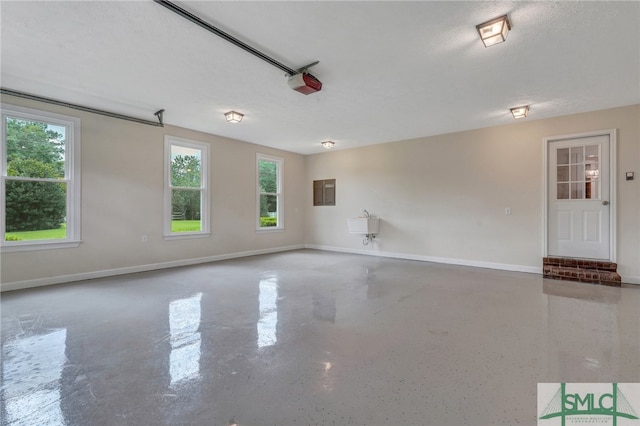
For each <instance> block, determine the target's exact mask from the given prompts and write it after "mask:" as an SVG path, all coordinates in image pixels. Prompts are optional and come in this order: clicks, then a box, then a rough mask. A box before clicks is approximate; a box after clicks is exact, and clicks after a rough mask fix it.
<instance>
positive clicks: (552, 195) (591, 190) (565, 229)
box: [547, 134, 613, 260]
mask: <svg viewBox="0 0 640 426" xmlns="http://www.w3.org/2000/svg"><path fill="white" fill-rule="evenodd" d="M548 143H549V145H548V149H547V153H548V157H549V158H548V160H547V161H548V163H547V164H548V174H549V175H548V179H547V182H548V183H549V187H548V188H547V194H548V200H547V207H548V228H547V230H548V231H547V232H548V238H547V241H548V255H549V256H561V257H573V258H584V259H603V260H613V259H611V254H610V253H611V251H610V247H611V238H610V232H611V229H610V228H611V224H610V219H611V217H610V214H611V211H610V210H611V204H610V199H609V184H610V181H609V179H610V176H609V172H610V170H609V149H610V143H611V142H610V135H609V134H606V135H598V136H588V137H576V138H572V139H561V140H551V141H549V142H548Z"/></svg>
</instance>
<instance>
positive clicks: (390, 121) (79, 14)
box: [0, 1, 640, 154]
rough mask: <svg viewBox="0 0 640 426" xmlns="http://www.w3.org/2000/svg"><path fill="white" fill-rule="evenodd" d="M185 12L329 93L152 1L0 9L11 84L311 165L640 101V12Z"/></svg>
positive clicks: (352, 7)
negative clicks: (268, 149) (518, 114)
mask: <svg viewBox="0 0 640 426" xmlns="http://www.w3.org/2000/svg"><path fill="white" fill-rule="evenodd" d="M175 3H176V4H178V5H180V6H181V7H183V8H185V9H187V10H189V11H190V12H192V13H194V14H195V15H197V16H199V17H201V18H203V19H204V20H206V21H208V22H210V23H211V24H213V25H215V26H217V27H219V28H221V29H223V30H225V31H227V32H228V33H230V34H232V35H234V36H235V37H237V38H239V39H241V40H243V41H244V42H246V43H248V44H249V45H251V46H253V47H255V48H257V49H259V50H261V51H263V52H264V53H266V54H268V55H270V56H272V57H273V58H274V59H276V60H278V61H280V62H282V63H284V64H285V65H287V66H289V67H291V68H298V67H300V66H303V65H306V64H308V63H310V62H313V61H315V60H318V61H320V63H319V65H317V66H316V67H314V68H313V70H312V72H313V74H314V75H315V76H316V77H317V78H318V79H319V80H321V81H322V83H323V88H322V91H321V92H318V93H315V94H311V95H308V96H304V95H302V94H299V93H297V92H294V91H293V90H291V89H289V88H288V86H287V81H286V78H285V76H284V72H282V71H280V70H278V69H277V68H274V67H273V66H271V65H269V64H267V63H266V62H263V61H261V60H260V59H258V58H256V57H255V56H252V55H250V54H249V53H247V52H245V51H243V50H241V49H239V48H237V47H236V46H234V45H232V44H230V43H228V42H226V41H224V40H222V39H221V38H219V37H217V36H215V35H213V34H211V33H209V32H207V31H205V30H203V29H202V28H200V27H198V26H196V25H195V24H193V23H191V22H189V21H187V20H186V19H184V18H182V17H179V16H178V15H175V14H174V13H172V12H170V11H169V10H167V9H166V8H164V7H162V6H160V5H158V4H155V3H153V2H151V1H128V2H120V1H118V2H111V1H108V2H101V1H83V2H42V1H38V2H28V1H20V2H12V1H2V2H0V7H1V10H0V11H1V15H2V16H1V19H2V21H1V24H2V29H1V31H2V33H1V35H2V58H1V59H2V63H1V67H2V74H1V82H2V83H1V84H2V87H4V88H7V89H12V90H18V91H23V92H28V93H33V94H36V95H40V96H44V97H49V98H55V99H60V100H63V101H66V102H72V103H76V104H81V105H86V106H90V107H94V108H101V109H106V110H110V111H114V112H118V113H123V114H129V115H133V116H136V117H140V118H146V119H149V120H155V117H154V116H153V112H155V111H157V110H158V109H161V108H164V109H165V110H166V112H165V115H164V121H165V122H166V123H168V124H173V125H177V126H182V127H186V128H191V129H196V130H201V131H205V132H208V133H213V134H217V135H222V136H226V137H230V138H235V139H240V140H244V141H248V142H253V143H257V144H261V145H267V146H272V147H277V148H281V149H284V150H288V151H293V152H298V153H302V154H310V153H315V152H321V151H323V148H322V147H321V145H320V142H321V141H323V140H327V139H329V140H333V141H335V142H336V149H345V148H352V147H356V146H362V145H367V144H375V143H382V142H390V141H397V140H402V139H409V138H416V137H421V136H430V135H435V134H442V133H450V132H454V131H460V130H468V129H475V128H481V127H488V126H494V125H501V124H510V123H513V122H514V120H513V118H512V117H511V115H510V113H509V108H510V107H515V106H519V105H523V104H529V105H531V110H530V113H529V117H528V118H526V120H536V119H541V118H548V117H555V116H560V115H566V114H571V113H577V112H583V111H593V110H599V109H605V108H611V107H616V106H623V105H630V104H636V103H640V3H639V2H636V1H633V2H475V1H474V2H398V1H393V2H391V1H389V2H360V1H343V2H334V1H332V2H322V1H300V2H271V1H269V2H266V1H265V2H250V1H234V2H226V1H209V2H202V1H199V2H193V1H176V2H175ZM502 14H508V15H509V18H510V20H511V22H512V26H513V28H512V31H511V33H510V34H509V36H508V39H507V41H506V42H505V43H502V44H499V45H496V46H493V47H490V48H485V47H484V46H483V45H482V43H481V41H480V40H479V39H478V36H477V32H476V29H475V26H476V25H477V24H479V23H481V22H484V21H487V20H489V19H492V18H495V17H497V16H499V15H502ZM228 110H237V111H240V112H242V113H244V114H245V119H244V121H243V122H242V123H241V124H235V125H232V124H229V123H227V122H226V121H225V120H224V117H223V113H224V112H225V111H228Z"/></svg>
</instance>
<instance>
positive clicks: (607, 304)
mask: <svg viewBox="0 0 640 426" xmlns="http://www.w3.org/2000/svg"><path fill="white" fill-rule="evenodd" d="M574 287H576V288H574ZM568 290H572V292H570V293H569V292H568ZM544 292H545V294H546V295H547V315H548V317H547V318H548V321H549V322H548V338H549V347H550V348H553V350H552V351H550V358H549V371H550V372H552V373H555V375H557V376H567V377H569V376H570V377H577V378H579V379H580V380H579V381H586V382H600V381H608V380H610V378H611V377H615V376H616V375H617V373H618V372H617V371H616V366H617V365H619V356H620V339H619V330H618V327H617V324H618V321H617V315H618V312H617V303H618V301H619V299H620V291H619V289H606V288H605V289H602V288H592V287H590V286H584V285H582V286H581V287H578V286H576V285H575V283H557V282H554V283H552V284H548V285H545V286H544ZM590 342H598V343H597V344H591V343H590ZM573 380H574V381H575V380H576V379H573Z"/></svg>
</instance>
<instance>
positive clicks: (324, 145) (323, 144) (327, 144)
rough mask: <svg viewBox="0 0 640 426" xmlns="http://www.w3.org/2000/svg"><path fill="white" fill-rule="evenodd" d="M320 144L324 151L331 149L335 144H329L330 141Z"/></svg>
mask: <svg viewBox="0 0 640 426" xmlns="http://www.w3.org/2000/svg"><path fill="white" fill-rule="evenodd" d="M321 143H322V146H323V147H324V149H331V148H333V146H334V145H335V144H336V143H335V142H331V141H324V142H321Z"/></svg>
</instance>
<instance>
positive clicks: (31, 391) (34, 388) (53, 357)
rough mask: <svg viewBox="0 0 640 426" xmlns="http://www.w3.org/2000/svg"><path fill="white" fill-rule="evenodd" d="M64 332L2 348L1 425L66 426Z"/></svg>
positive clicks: (65, 334)
mask: <svg viewBox="0 0 640 426" xmlns="http://www.w3.org/2000/svg"><path fill="white" fill-rule="evenodd" d="M66 341H67V329H66V328H61V329H57V330H54V331H50V332H48V333H45V334H37V335H31V336H25V337H18V338H17V339H16V340H12V341H10V342H7V343H6V344H5V345H4V346H3V348H2V402H3V407H4V409H3V411H4V413H3V418H2V424H11V425H65V424H66V423H65V420H64V416H63V415H62V409H61V407H60V392H61V390H60V386H61V383H60V381H61V378H62V370H63V368H64V366H65V364H66V361H67V359H66V356H65V351H66Z"/></svg>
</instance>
